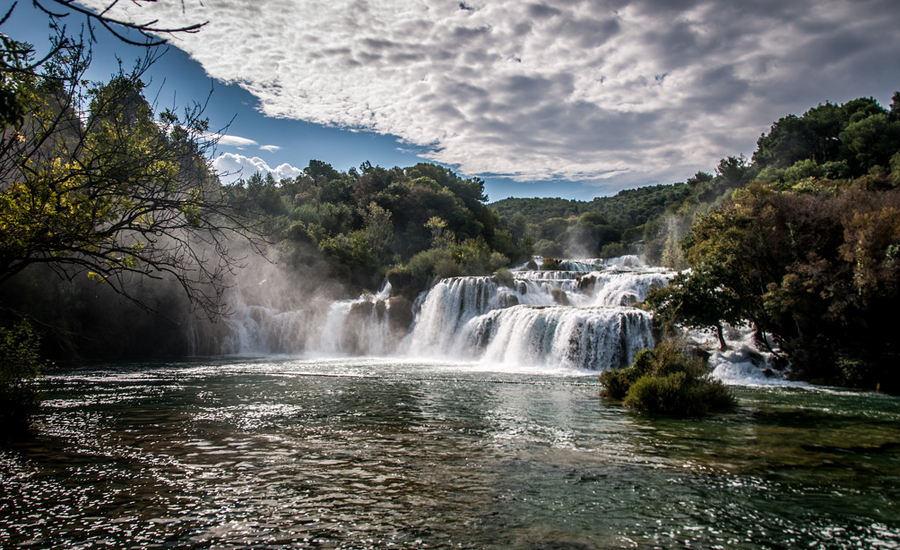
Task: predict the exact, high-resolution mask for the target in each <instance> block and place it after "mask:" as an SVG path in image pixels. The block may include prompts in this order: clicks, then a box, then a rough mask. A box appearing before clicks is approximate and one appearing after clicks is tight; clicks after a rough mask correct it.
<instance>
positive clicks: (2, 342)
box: [0, 321, 47, 432]
mask: <svg viewBox="0 0 900 550" xmlns="http://www.w3.org/2000/svg"><path fill="white" fill-rule="evenodd" d="M46 367H47V365H46V363H45V362H44V361H43V360H42V359H41V357H40V340H39V338H38V336H37V335H36V334H35V333H34V330H33V329H32V328H31V324H30V323H28V322H27V321H21V322H19V323H18V324H16V325H13V326H11V327H8V328H0V426H2V428H0V430H3V431H7V432H8V431H11V430H18V429H21V428H22V427H23V426H24V425H26V424H27V422H28V419H29V417H30V416H31V415H33V414H34V413H35V412H37V409H38V406H39V405H40V401H41V395H40V391H39V388H38V385H37V379H38V377H39V376H40V375H41V372H42V371H43V370H44V369H45V368H46Z"/></svg>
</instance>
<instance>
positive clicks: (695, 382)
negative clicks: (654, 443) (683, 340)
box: [600, 340, 735, 416]
mask: <svg viewBox="0 0 900 550" xmlns="http://www.w3.org/2000/svg"><path fill="white" fill-rule="evenodd" d="M600 383H601V384H602V385H603V390H602V392H601V395H602V396H604V397H609V398H612V399H617V400H622V401H623V404H624V405H625V406H628V407H631V408H634V409H637V410H641V411H646V412H650V413H656V414H665V415H671V416H704V415H706V414H708V413H710V412H715V411H725V410H729V409H730V408H732V407H733V406H734V404H735V400H734V397H733V396H732V394H731V392H730V390H728V388H727V387H726V386H725V385H723V384H722V383H721V382H719V381H718V380H711V379H710V378H709V377H708V375H707V373H706V366H705V363H704V361H703V360H702V359H699V358H696V357H691V356H689V355H688V354H687V352H686V351H685V349H684V346H683V345H682V344H680V343H678V342H675V341H671V340H664V341H662V342H660V343H659V345H658V346H657V347H656V348H655V349H645V350H641V351H640V352H638V354H637V356H636V357H635V360H634V362H633V363H632V364H631V366H630V367H627V368H624V369H620V370H608V371H604V372H603V373H602V374H601V375H600Z"/></svg>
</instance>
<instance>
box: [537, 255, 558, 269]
mask: <svg viewBox="0 0 900 550" xmlns="http://www.w3.org/2000/svg"><path fill="white" fill-rule="evenodd" d="M541 271H559V260H557V259H556V258H551V257H549V256H547V257H546V258H544V262H543V263H542V264H541Z"/></svg>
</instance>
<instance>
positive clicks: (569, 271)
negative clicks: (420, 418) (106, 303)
mask: <svg viewBox="0 0 900 550" xmlns="http://www.w3.org/2000/svg"><path fill="white" fill-rule="evenodd" d="M603 263H604V262H603V261H602V260H581V261H575V260H564V261H561V262H560V263H559V265H560V266H561V267H562V268H563V269H561V270H554V271H540V270H528V269H525V268H522V269H519V270H517V271H514V272H512V277H509V276H506V277H495V276H480V277H453V278H448V279H443V280H440V281H438V282H437V283H436V284H434V285H433V286H432V287H431V288H430V289H429V290H427V291H426V292H423V293H422V295H420V297H419V299H418V300H416V302H415V304H410V303H409V302H408V301H406V300H403V299H401V298H396V297H391V288H390V285H387V284H386V286H385V287H384V288H383V289H382V290H381V291H380V292H379V293H378V294H376V295H371V294H367V295H363V296H360V297H359V298H356V299H352V300H338V301H334V302H330V303H329V304H328V305H327V306H325V307H322V306H319V307H318V308H314V307H303V306H302V305H299V307H298V304H296V303H293V304H290V306H291V307H290V308H286V309H285V310H279V309H278V307H277V305H278V301H277V299H274V300H273V299H270V300H268V301H266V302H263V303H262V304H259V303H257V304H254V303H252V302H251V301H250V300H249V299H247V301H244V300H245V298H244V297H242V296H240V295H238V296H237V299H236V300H235V301H234V304H235V314H234V315H233V316H231V317H229V318H228V319H226V320H225V321H224V323H223V324H222V325H223V326H222V330H218V331H207V332H208V333H209V334H213V336H212V337H211V336H209V334H206V335H205V337H206V339H207V343H206V345H207V347H209V346H210V342H213V343H214V345H215V346H217V348H218V349H219V350H220V351H221V352H222V353H226V354H265V353H293V354H296V353H308V354H323V355H377V356H385V355H399V356H408V357H429V358H435V357H440V358H444V359H448V360H466V361H481V362H486V363H491V364H514V365H520V366H534V367H536V368H541V367H550V368H559V367H563V368H577V369H592V370H604V369H608V368H620V367H623V366H627V365H628V364H629V363H630V362H631V361H632V359H633V358H634V355H635V354H636V353H637V351H638V350H640V349H642V348H645V347H650V346H652V345H653V344H654V339H653V335H652V330H651V329H652V319H651V316H650V314H649V313H647V312H645V311H642V310H640V309H638V308H635V307H633V305H634V304H635V303H636V302H640V301H642V300H643V299H644V298H645V297H646V295H647V292H649V290H650V289H651V288H653V287H654V286H662V285H665V284H666V283H667V282H668V280H669V279H670V278H671V277H672V276H673V275H674V273H673V272H671V271H667V270H664V269H659V268H647V267H635V266H636V265H637V264H638V262H637V261H636V260H632V259H628V260H627V261H624V260H623V261H621V262H616V263H613V264H612V265H611V266H610V267H603V265H602V264H603ZM628 266H632V267H628ZM394 310H396V311H394Z"/></svg>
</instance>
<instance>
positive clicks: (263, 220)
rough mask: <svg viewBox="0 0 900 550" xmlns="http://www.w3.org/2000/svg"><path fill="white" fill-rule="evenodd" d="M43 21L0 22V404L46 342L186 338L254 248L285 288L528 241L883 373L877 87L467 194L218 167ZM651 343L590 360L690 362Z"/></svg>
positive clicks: (832, 377) (825, 378) (438, 170)
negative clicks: (623, 173) (705, 164)
mask: <svg viewBox="0 0 900 550" xmlns="http://www.w3.org/2000/svg"><path fill="white" fill-rule="evenodd" d="M59 40H60V42H59V44H60V45H61V46H60V47H58V48H57V49H56V51H55V53H54V55H53V56H51V58H50V59H49V60H45V61H43V62H40V61H35V59H34V58H33V53H32V49H31V47H30V46H28V45H27V44H21V43H18V42H15V41H14V40H12V39H9V38H7V37H5V36H4V37H3V49H2V50H0V62H2V69H3V71H2V80H0V92H2V97H3V98H4V99H3V102H2V103H0V106H2V109H3V110H2V113H0V122H2V124H3V141H2V145H3V147H2V150H0V306H2V307H0V336H2V338H0V357H3V358H4V359H3V360H2V364H0V374H2V377H0V383H2V385H3V388H2V390H3V391H4V392H5V393H4V399H6V395H7V394H9V395H13V396H14V395H18V394H16V392H20V390H21V392H24V393H22V395H24V396H25V397H21V396H20V397H19V398H15V399H19V401H21V402H22V403H23V405H22V407H21V411H29V410H31V409H29V406H30V405H28V403H31V402H32V401H33V399H32V397H33V396H32V395H31V394H30V393H29V392H28V391H25V389H27V388H28V387H30V386H29V384H30V383H31V382H33V380H34V379H35V378H36V376H37V375H38V373H39V371H40V369H41V367H42V365H43V364H44V362H45V360H46V359H49V360H70V359H113V358H158V357H174V356H183V355H185V354H187V353H188V351H189V343H188V342H187V336H186V332H187V331H186V330H185V325H186V324H187V321H186V319H188V318H189V317H190V316H191V315H193V314H195V313H196V312H197V311H198V310H199V312H200V313H202V314H205V315H206V316H207V317H209V318H210V319H215V318H218V317H221V316H223V315H227V314H228V313H229V311H230V310H229V307H231V305H230V304H228V303H227V302H226V299H227V296H228V292H227V290H228V289H229V288H230V287H231V286H233V285H235V284H241V283H240V282H241V281H242V278H241V273H242V270H246V269H248V265H257V263H256V262H261V263H264V264H265V265H268V266H272V265H274V266H276V268H277V269H278V270H280V271H281V272H282V273H283V274H284V276H285V277H286V278H287V279H288V280H289V281H291V282H292V283H293V284H294V286H295V288H297V289H302V292H304V293H306V295H310V294H312V293H320V294H323V295H326V296H332V297H334V298H341V297H346V296H352V295H358V293H359V292H362V291H370V292H375V291H377V289H378V288H379V287H380V286H381V285H382V284H383V282H384V281H385V280H388V281H390V282H391V284H392V288H393V290H392V293H393V295H392V299H393V298H396V299H402V300H404V303H408V304H411V303H412V301H413V300H415V298H416V296H417V295H418V294H419V293H420V292H421V291H422V290H425V289H426V288H428V286H429V284H432V283H433V282H434V281H436V280H438V279H441V278H446V277H455V276H463V275H481V274H491V273H495V272H496V273H499V275H498V276H499V277H501V278H503V277H507V278H508V276H509V275H508V271H504V270H508V269H509V268H510V267H511V266H513V265H519V264H522V263H524V262H526V261H529V260H530V259H531V258H532V257H533V255H540V256H544V257H545V258H561V257H582V258H599V257H603V258H608V257H615V256H622V255H626V254H638V255H641V256H643V257H644V258H645V259H646V261H647V262H648V263H650V264H653V265H662V266H667V267H670V268H673V269H676V270H682V271H681V274H679V275H678V276H677V277H675V279H674V280H673V281H672V284H671V285H670V286H667V287H665V288H658V289H655V290H654V291H653V292H652V293H651V295H650V297H649V298H648V299H647V301H646V303H645V304H644V307H646V308H649V309H652V310H653V311H654V312H655V319H656V321H657V322H658V323H659V324H660V325H661V327H663V328H664V329H665V330H667V331H670V332H671V331H674V330H675V329H676V328H677V327H690V328H699V329H708V330H712V331H715V332H716V333H718V334H720V335H721V332H722V327H723V324H725V323H731V324H734V323H740V322H745V321H746V322H749V323H750V324H751V325H752V327H753V328H754V330H755V331H756V333H757V335H758V336H759V340H760V341H766V339H767V338H771V340H773V341H774V342H776V343H777V344H778V346H779V348H780V349H782V350H783V353H784V356H785V357H784V358H785V360H787V361H790V363H791V365H792V372H793V373H794V375H795V376H796V377H798V378H800V379H802V380H807V381H811V382H814V383H819V384H831V385H839V386H846V387H855V388H864V389H870V390H874V389H876V388H878V389H880V390H883V391H890V392H897V391H898V390H900V374H898V373H900V369H898V368H897V367H896V364H897V359H898V350H897V343H896V339H895V337H894V336H895V335H894V334H893V327H892V325H891V324H890V323H889V322H887V320H889V319H891V318H893V316H894V315H895V312H896V311H898V309H900V93H897V94H895V95H894V97H893V102H892V104H891V105H890V107H889V108H884V107H882V106H881V105H879V104H878V102H876V101H875V100H874V99H872V98H860V99H856V100H853V101H849V102H847V103H844V104H840V105H838V104H831V103H826V104H822V105H818V106H816V107H813V108H811V109H809V110H808V111H807V112H806V113H804V114H803V115H802V116H797V115H788V116H785V117H783V118H781V119H779V120H778V121H776V122H775V123H774V124H773V125H772V127H771V128H770V130H769V132H767V133H766V134H763V135H762V136H760V138H759V140H758V142H757V145H758V147H757V150H756V151H755V152H754V153H753V155H752V157H751V158H746V157H744V156H742V155H739V156H733V157H727V158H724V159H722V160H721V162H720V163H719V164H718V166H717V167H716V168H715V170H714V173H706V172H698V173H696V174H695V175H694V176H692V177H690V178H688V179H687V180H686V181H685V182H679V183H673V184H669V185H655V186H649V187H643V188H638V189H631V190H627V191H621V192H619V193H618V194H616V195H614V196H611V197H598V198H596V199H594V200H592V201H568V200H564V199H505V200H502V201H498V202H495V203H490V204H489V203H488V197H487V196H486V195H485V192H484V182H483V181H482V180H481V179H479V178H464V177H461V176H459V175H457V174H455V173H454V172H453V171H451V170H450V169H448V168H445V167H442V166H437V165H434V164H427V163H420V164H417V165H415V166H410V167H405V168H400V167H393V168H383V167H380V166H373V165H372V164H370V163H369V162H364V163H362V164H361V165H360V166H359V168H352V169H350V170H348V171H346V172H340V171H338V170H336V169H334V168H333V167H332V166H331V165H330V164H328V163H326V162H323V161H319V160H310V161H309V163H308V165H307V167H306V168H305V169H304V171H303V173H302V174H301V175H299V176H297V177H296V178H293V179H282V180H279V181H276V180H275V179H274V178H273V177H272V175H271V174H268V175H261V174H254V175H252V176H250V177H249V178H247V179H241V180H239V181H237V182H235V183H232V184H226V185H222V184H220V183H219V181H218V177H217V175H216V174H215V173H214V171H212V169H211V166H210V160H209V158H208V156H207V155H208V154H209V151H210V150H211V149H210V147H211V146H212V145H214V143H210V142H208V141H206V139H207V138H205V137H204V136H205V135H207V131H208V122H207V121H206V120H205V119H204V118H203V116H202V108H200V107H194V108H192V109H188V110H187V111H186V112H185V113H184V114H180V115H179V114H176V113H173V112H171V111H169V110H164V109H163V110H161V109H159V108H158V106H156V105H152V104H151V103H149V102H148V101H147V100H146V99H145V97H144V96H143V83H142V81H141V75H142V74H143V71H144V70H146V67H147V64H146V63H144V64H143V65H140V66H138V67H137V68H136V69H135V70H134V71H132V72H130V73H128V72H122V73H120V74H119V75H117V76H115V77H113V78H112V79H111V80H110V81H108V82H94V83H86V82H84V81H83V80H82V78H81V77H82V76H83V74H84V70H85V68H86V67H87V64H88V63H89V55H86V52H85V49H84V44H83V43H79V42H72V41H66V40H68V39H65V38H59ZM149 62H152V60H149V61H147V63H149ZM298 154H299V153H298ZM552 263H553V262H552V260H551V261H550V262H546V261H545V267H547V268H552ZM38 338H40V342H39V341H38ZM723 344H724V341H723ZM666 345H668V344H666ZM660 357H669V358H670V359H671V360H672V361H670V362H669V363H671V364H673V365H674V364H675V363H678V361H675V359H674V356H672V352H671V350H670V349H669V348H667V347H665V346H663V345H661V347H660V348H657V350H656V351H653V352H648V353H647V354H644V355H642V356H641V358H640V359H639V360H638V361H636V362H635V365H634V366H632V367H631V369H634V370H633V371H631V374H628V373H615V374H609V375H605V376H606V378H607V380H608V382H609V384H610V387H611V388H612V387H616V388H618V387H619V386H620V385H623V384H624V380H625V378H628V377H629V376H631V375H632V374H635V373H637V372H638V371H640V372H642V373H643V372H644V371H647V372H650V371H655V372H657V373H658V374H659V373H661V374H662V375H663V376H664V379H665V382H664V383H663V385H662V386H656V387H651V385H650V383H649V382H641V379H640V376H637V377H635V379H634V380H630V378H629V381H630V382H633V383H634V385H633V386H632V391H635V392H637V391H638V390H635V389H634V388H635V387H637V388H639V390H640V391H641V392H643V393H644V394H646V395H649V394H650V393H652V392H657V393H658V394H661V393H664V392H665V391H668V390H669V389H671V387H675V386H679V387H681V386H684V387H688V386H690V387H691V388H700V386H694V385H693V383H694V382H692V381H695V380H696V379H697V376H696V372H695V371H697V368H696V367H695V366H691V365H693V364H694V363H690V365H687V366H685V368H684V369H682V371H680V372H682V374H678V373H674V372H669V371H667V370H666V369H668V368H669V367H666V366H664V365H663V366H660V365H662V363H660V364H657V363H658V359H659V358H660ZM42 358H46V359H42ZM654 361H657V363H654ZM669 363H667V364H669ZM648 365H652V366H648ZM682 366H684V365H682ZM648 369H649V370H648ZM626 370H627V369H626ZM673 377H674V378H673ZM675 378H678V380H676V379H675ZM23 381H24V382H23ZM679 381H680V382H679ZM23 383H24V384H25V385H24V386H23ZM23 388H25V389H23ZM707 389H708V388H707ZM707 389H696V391H697V392H701V393H702V392H704V391H707ZM29 391H30V390H29ZM608 391H609V392H613V390H612V389H610V390H608ZM691 391H695V389H692V390H691ZM709 391H711V392H712V393H713V394H715V396H714V398H710V399H709V402H710V403H714V402H717V400H718V399H719V397H720V396H719V395H718V390H716V389H712V390H709ZM616 392H618V390H616ZM25 394H27V395H25ZM616 395H618V393H616ZM628 395H630V394H629V393H628V390H626V392H625V393H623V394H622V395H621V397H620V398H624V399H625V402H626V403H628V402H629V398H628ZM11 399H12V398H11ZM722 401H723V402H724V401H726V400H724V399H722ZM638 408H647V409H651V408H652V407H649V406H644V407H640V406H639V407H638ZM663 408H666V407H663ZM688 414H691V413H688Z"/></svg>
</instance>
